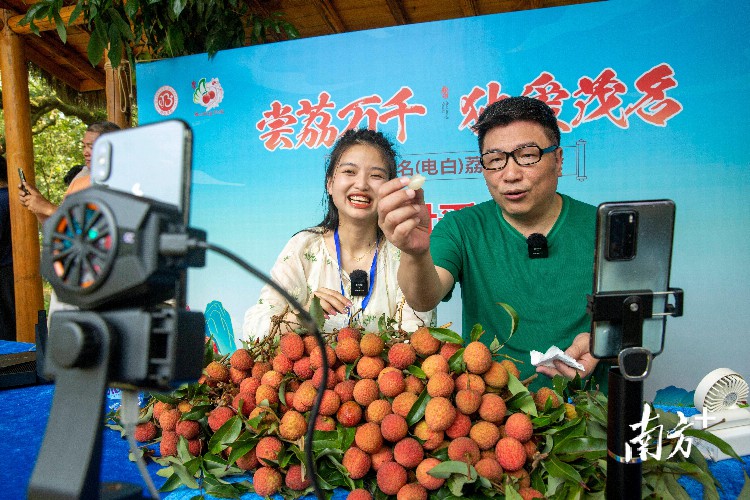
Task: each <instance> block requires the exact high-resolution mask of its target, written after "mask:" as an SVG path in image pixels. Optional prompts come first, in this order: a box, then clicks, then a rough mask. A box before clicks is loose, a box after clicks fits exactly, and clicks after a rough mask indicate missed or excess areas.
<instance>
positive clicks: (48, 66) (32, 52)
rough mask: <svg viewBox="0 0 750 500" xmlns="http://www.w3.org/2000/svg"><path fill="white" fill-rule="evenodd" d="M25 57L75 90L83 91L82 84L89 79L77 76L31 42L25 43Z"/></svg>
mask: <svg viewBox="0 0 750 500" xmlns="http://www.w3.org/2000/svg"><path fill="white" fill-rule="evenodd" d="M25 48H26V57H28V59H29V61H31V62H33V63H34V64H36V65H37V66H39V67H40V68H42V69H43V70H44V71H46V72H47V73H49V74H50V75H54V77H55V78H59V79H60V80H62V81H63V82H64V83H65V85H67V86H68V87H70V88H72V89H74V90H76V91H77V92H85V91H86V90H84V86H85V84H86V83H89V82H91V80H83V79H81V78H80V77H79V76H77V75H75V74H74V73H73V72H72V71H70V70H69V69H68V68H66V67H64V66H61V65H60V64H58V63H57V61H55V60H54V59H52V58H50V57H48V56H47V55H46V54H44V53H43V52H40V51H39V50H37V48H36V47H35V46H34V45H33V44H26V47H25ZM102 88H103V87H101V86H99V88H98V89H89V90H101V89H102Z"/></svg>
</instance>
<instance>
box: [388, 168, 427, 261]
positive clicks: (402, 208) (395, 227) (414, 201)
mask: <svg viewBox="0 0 750 500" xmlns="http://www.w3.org/2000/svg"><path fill="white" fill-rule="evenodd" d="M408 183H409V178H408V177H397V178H395V179H391V180H390V181H388V182H386V183H385V184H383V185H382V186H380V189H379V190H378V198H379V199H378V225H379V226H380V228H381V229H382V230H383V233H384V234H385V237H386V238H387V239H388V241H390V242H391V243H393V244H394V245H395V246H396V247H397V248H399V249H400V250H401V251H402V252H405V253H407V254H410V255H420V254H424V253H425V252H427V251H428V250H429V248H430V214H429V213H428V211H427V207H426V206H425V204H424V191H422V190H421V189H418V190H416V191H414V190H413V189H402V188H403V187H404V186H406V185H407V184H408Z"/></svg>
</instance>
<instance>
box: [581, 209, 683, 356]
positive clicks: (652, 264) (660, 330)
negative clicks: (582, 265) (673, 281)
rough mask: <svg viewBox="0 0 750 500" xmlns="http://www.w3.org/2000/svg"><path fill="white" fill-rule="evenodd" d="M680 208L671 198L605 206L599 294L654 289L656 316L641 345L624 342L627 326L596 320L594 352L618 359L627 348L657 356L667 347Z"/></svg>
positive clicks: (599, 235) (600, 217) (647, 322)
mask: <svg viewBox="0 0 750 500" xmlns="http://www.w3.org/2000/svg"><path fill="white" fill-rule="evenodd" d="M674 216H675V204H674V202H673V201H671V200H653V201H630V202H609V203H602V204H601V205H599V208H598V210H597V223H596V253H595V257H594V294H597V293H600V292H622V293H626V292H631V291H638V290H642V291H651V292H654V293H655V294H654V295H653V309H652V312H653V314H654V316H653V317H650V318H647V319H644V321H643V337H642V340H641V345H639V346H635V345H630V344H629V343H628V342H627V341H626V340H624V339H623V329H622V324H620V323H618V322H616V321H593V322H592V325H591V346H590V347H591V354H592V355H593V356H594V357H596V358H616V357H617V356H618V354H619V353H620V351H621V350H622V349H624V348H627V347H644V348H646V349H648V350H649V351H651V353H652V354H653V355H654V356H656V355H657V354H659V353H660V352H661V351H662V350H663V348H664V331H665V327H666V316H663V315H661V316H657V315H656V314H660V313H665V312H666V309H667V304H668V296H667V294H666V293H665V292H667V291H668V289H669V273H670V268H671V261H672V239H673V234H674Z"/></svg>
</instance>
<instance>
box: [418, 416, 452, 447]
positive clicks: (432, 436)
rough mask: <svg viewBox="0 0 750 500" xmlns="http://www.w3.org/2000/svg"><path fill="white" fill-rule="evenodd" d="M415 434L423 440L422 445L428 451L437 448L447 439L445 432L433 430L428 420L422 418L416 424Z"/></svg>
mask: <svg viewBox="0 0 750 500" xmlns="http://www.w3.org/2000/svg"><path fill="white" fill-rule="evenodd" d="M414 436H416V437H418V438H419V439H421V440H422V441H423V443H422V447H423V448H424V449H425V450H427V451H432V450H436V449H437V448H438V447H439V446H440V445H441V444H442V443H443V439H445V432H443V431H433V430H432V429H430V428H429V426H428V425H427V422H425V421H424V420H420V421H419V422H417V424H416V425H415V426H414Z"/></svg>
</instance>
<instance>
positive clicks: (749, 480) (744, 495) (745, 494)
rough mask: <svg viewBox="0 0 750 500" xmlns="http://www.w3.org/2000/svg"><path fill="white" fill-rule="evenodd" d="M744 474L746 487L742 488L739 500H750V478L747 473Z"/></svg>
mask: <svg viewBox="0 0 750 500" xmlns="http://www.w3.org/2000/svg"><path fill="white" fill-rule="evenodd" d="M744 474H745V485H744V486H743V487H742V491H740V496H738V497H737V499H738V500H739V499H742V500H748V499H750V477H748V475H747V472H745V473H744Z"/></svg>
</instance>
